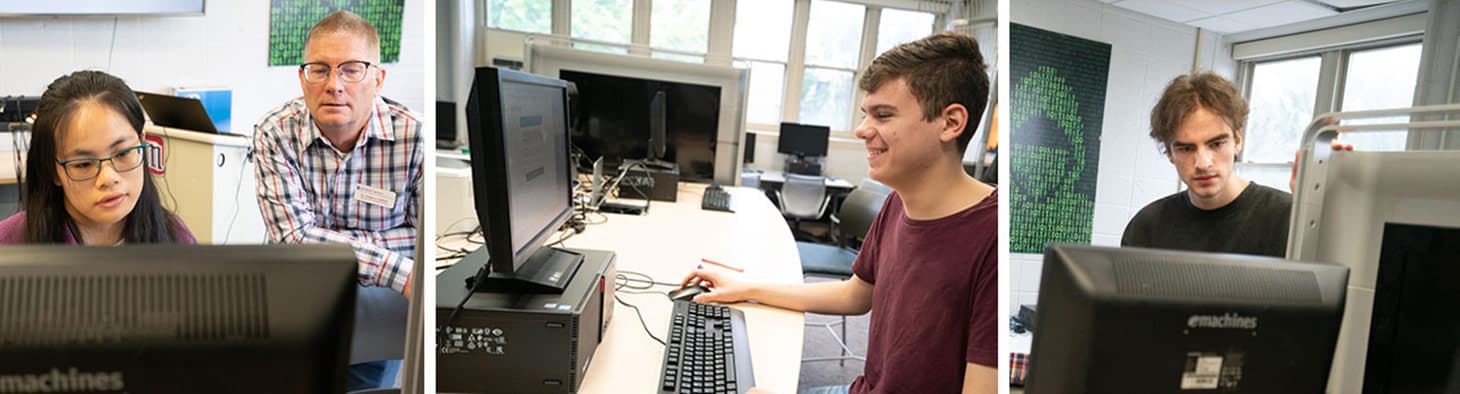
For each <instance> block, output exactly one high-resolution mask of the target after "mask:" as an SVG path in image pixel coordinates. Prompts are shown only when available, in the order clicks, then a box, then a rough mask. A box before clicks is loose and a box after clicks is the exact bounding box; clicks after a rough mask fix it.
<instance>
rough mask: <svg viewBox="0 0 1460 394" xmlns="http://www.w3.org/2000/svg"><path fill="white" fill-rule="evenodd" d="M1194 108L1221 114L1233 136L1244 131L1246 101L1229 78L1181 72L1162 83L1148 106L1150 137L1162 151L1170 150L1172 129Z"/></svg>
mask: <svg viewBox="0 0 1460 394" xmlns="http://www.w3.org/2000/svg"><path fill="white" fill-rule="evenodd" d="M1197 108H1206V109H1207V110H1208V111H1211V112H1212V113H1214V114H1216V115H1217V116H1220V117H1222V119H1224V120H1226V121H1227V127H1231V128H1232V133H1233V134H1234V135H1235V136H1236V137H1237V138H1242V136H1243V133H1244V132H1245V130H1247V100H1246V99H1243V98H1242V95H1241V94H1239V93H1238V92H1237V87H1236V86H1233V85H1232V82H1231V81H1228V80H1227V79H1226V78H1222V77H1221V76H1219V75H1217V74H1214V73H1212V72H1210V71H1204V72H1199V73H1195V74H1189V75H1182V76H1179V77H1176V79H1172V80H1171V83H1169V84H1167V85H1166V91H1165V92H1162V93H1161V99H1160V100H1159V101H1157V102H1156V107H1155V108H1152V109H1151V139H1154V140H1156V142H1159V143H1160V144H1161V153H1162V154H1170V153H1171V143H1172V141H1173V140H1175V139H1176V129H1177V128H1178V127H1181V122H1184V121H1186V117H1187V116H1190V115H1191V113H1192V112H1196V110H1197Z"/></svg>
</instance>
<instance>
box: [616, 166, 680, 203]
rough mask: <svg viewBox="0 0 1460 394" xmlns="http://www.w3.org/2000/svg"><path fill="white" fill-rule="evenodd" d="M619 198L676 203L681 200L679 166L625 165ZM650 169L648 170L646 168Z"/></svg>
mask: <svg viewBox="0 0 1460 394" xmlns="http://www.w3.org/2000/svg"><path fill="white" fill-rule="evenodd" d="M623 166H624V167H626V168H627V169H626V170H625V172H624V179H623V180H621V181H619V183H618V198H620V199H625V198H629V199H643V200H654V201H669V202H674V201H675V200H678V199H679V166H674V165H671V166H669V167H654V166H640V165H633V164H628V163H625V164H624V165H623ZM646 167H648V168H646Z"/></svg>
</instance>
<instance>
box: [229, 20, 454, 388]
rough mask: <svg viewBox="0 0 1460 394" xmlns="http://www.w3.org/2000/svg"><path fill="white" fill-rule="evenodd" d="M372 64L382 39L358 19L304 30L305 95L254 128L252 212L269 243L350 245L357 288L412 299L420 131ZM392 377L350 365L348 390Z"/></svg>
mask: <svg viewBox="0 0 1460 394" xmlns="http://www.w3.org/2000/svg"><path fill="white" fill-rule="evenodd" d="M379 64H380V37H379V35H378V33H377V32H376V30H375V27H374V26H372V25H371V24H370V22H368V21H366V20H365V19H363V18H361V17H360V16H359V15H355V14H353V13H350V12H348V11H339V12H335V13H333V14H330V15H329V16H326V17H325V18H324V19H321V20H320V21H319V22H318V23H316V24H315V25H314V27H313V28H311V29H310V30H309V35H308V38H307V41H306V43H305V46H304V64H303V65H301V66H300V67H299V86H300V88H301V89H302V90H303V91H304V96H303V97H300V98H296V99H294V100H290V101H289V102H288V103H285V104H284V105H283V106H280V107H278V108H275V109H274V110H272V111H270V112H269V113H268V114H267V115H265V116H264V117H263V119H261V120H260V121H259V123H258V124H257V125H255V132H254V158H255V159H257V160H258V162H257V165H256V167H255V168H256V172H257V175H258V193H259V209H260V210H261V211H262V212H263V217H264V222H265V223H266V227H267V228H268V232H269V238H270V239H271V240H273V242H277V243H319V242H330V243H347V244H349V245H350V246H351V247H352V248H354V250H355V255H356V257H357V259H358V261H359V264H360V271H359V279H360V284H361V286H366V287H370V288H374V289H383V288H388V289H391V290H393V292H398V293H400V294H402V295H404V296H405V297H407V298H410V297H411V293H410V291H409V289H410V286H409V285H408V284H409V283H410V281H411V280H412V279H411V278H412V272H411V269H412V267H413V258H414V257H415V256H413V255H412V254H413V253H414V249H415V242H416V237H417V233H416V227H417V225H418V224H417V223H416V222H415V220H416V219H415V218H416V211H417V210H418V209H419V207H418V206H417V198H416V196H417V194H418V193H419V192H420V189H421V179H422V177H423V175H424V174H423V172H422V171H423V170H422V162H423V160H422V158H423V157H424V154H425V153H424V152H425V151H424V150H423V146H422V142H421V141H422V137H421V134H420V133H421V132H422V124H421V121H420V120H419V119H418V118H417V117H416V115H414V114H412V113H411V112H410V111H409V110H407V109H406V108H405V106H403V105H401V104H399V103H396V102H394V101H391V100H388V99H385V98H383V97H380V96H379V91H380V88H381V86H382V85H384V83H385V70H384V69H382V68H381V67H380V65H379ZM370 288H366V289H362V291H361V297H362V300H361V301H360V303H361V304H362V305H368V303H369V302H370V298H371V297H373V296H374V293H372V289H370ZM361 308H366V309H367V310H366V311H365V313H366V314H367V315H368V314H369V312H368V308H369V307H368V306H362V307H361ZM358 309H360V308H357V310H358ZM358 314H360V313H359V312H357V315H358ZM402 318H403V316H402ZM356 320H357V322H358V321H360V318H359V316H357V319H356ZM371 323H373V322H371ZM391 323H392V324H393V323H394V322H391ZM399 323H400V325H401V326H402V327H403V326H404V325H405V322H404V320H403V319H402V321H400V322H399ZM358 326H360V324H358V323H357V327H358ZM358 331H360V329H358V328H357V332H358ZM357 336H359V335H358V334H357ZM389 369H390V364H382V363H365V364H357V365H355V366H353V367H352V368H351V376H350V388H351V390H354V389H358V388H369V387H379V383H380V380H383V378H385V377H387V376H390V375H392V373H389V372H387V371H389ZM376 375H378V376H376Z"/></svg>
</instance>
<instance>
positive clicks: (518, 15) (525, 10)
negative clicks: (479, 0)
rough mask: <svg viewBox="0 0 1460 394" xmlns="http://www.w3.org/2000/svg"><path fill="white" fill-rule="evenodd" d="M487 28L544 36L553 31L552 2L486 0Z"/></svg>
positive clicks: (541, 0) (543, 0)
mask: <svg viewBox="0 0 1460 394" xmlns="http://www.w3.org/2000/svg"><path fill="white" fill-rule="evenodd" d="M487 27H490V28H494V29H504V30H517V31H525V32H529V33H542V34H546V33H549V32H552V30H553V2H552V0H488V1H487Z"/></svg>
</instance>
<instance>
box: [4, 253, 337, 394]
mask: <svg viewBox="0 0 1460 394" xmlns="http://www.w3.org/2000/svg"><path fill="white" fill-rule="evenodd" d="M358 270H359V266H358V265H357V263H356V262H355V254H354V252H352V251H351V250H350V248H349V246H347V245H338V244H336V245H290V246H280V245H248V246H197V245H133V246H128V245H124V246H117V247H76V246H13V247H6V248H5V249H4V253H0V294H3V295H0V354H3V355H4V356H3V357H0V392H5V393H20V392H131V393H282V392H291V393H292V392H310V393H341V392H344V391H345V383H346V374H347V372H346V371H347V368H348V365H349V362H348V360H349V350H350V340H351V332H352V325H353V319H354V317H353V315H354V311H355V310H354V304H355V289H356V288H357V287H358V285H357V282H358V280H359V279H358V277H357V272H358Z"/></svg>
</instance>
